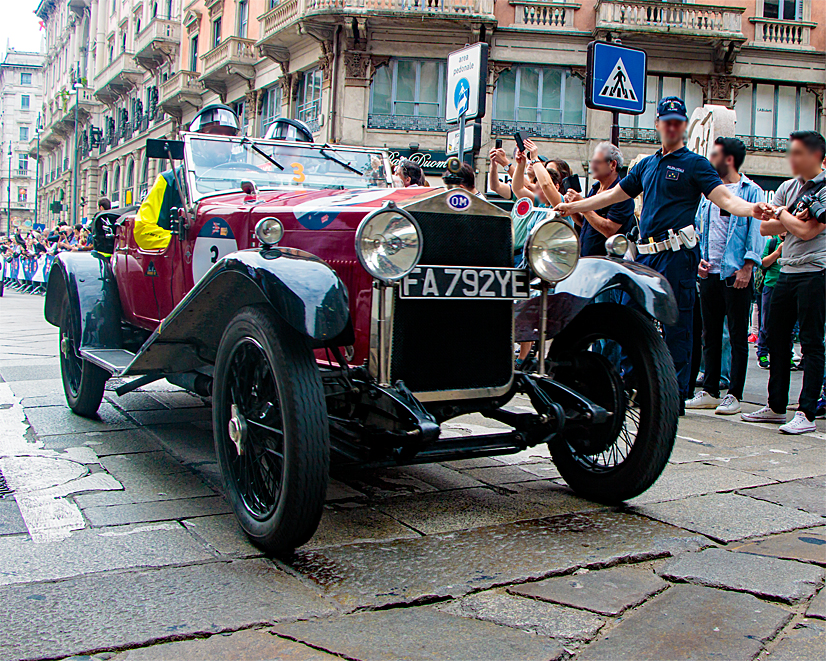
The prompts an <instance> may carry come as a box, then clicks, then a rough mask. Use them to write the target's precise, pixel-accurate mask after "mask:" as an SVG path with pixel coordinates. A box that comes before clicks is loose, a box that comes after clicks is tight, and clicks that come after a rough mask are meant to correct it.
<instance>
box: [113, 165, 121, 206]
mask: <svg viewBox="0 0 826 661" xmlns="http://www.w3.org/2000/svg"><path fill="white" fill-rule="evenodd" d="M112 202H113V203H118V202H120V163H116V164H115V170H114V174H113V176H112Z"/></svg>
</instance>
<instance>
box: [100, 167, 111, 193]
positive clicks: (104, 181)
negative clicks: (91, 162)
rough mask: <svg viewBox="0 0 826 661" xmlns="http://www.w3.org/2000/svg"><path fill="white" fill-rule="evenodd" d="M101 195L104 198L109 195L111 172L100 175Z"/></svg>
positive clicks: (106, 171)
mask: <svg viewBox="0 0 826 661" xmlns="http://www.w3.org/2000/svg"><path fill="white" fill-rule="evenodd" d="M100 194H101V195H103V196H104V197H105V196H106V195H108V194H109V170H104V171H103V172H102V173H101V175H100Z"/></svg>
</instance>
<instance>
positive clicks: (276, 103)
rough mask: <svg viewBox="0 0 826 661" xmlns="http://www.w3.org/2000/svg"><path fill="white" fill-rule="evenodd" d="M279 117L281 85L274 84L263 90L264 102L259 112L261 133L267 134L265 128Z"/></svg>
mask: <svg viewBox="0 0 826 661" xmlns="http://www.w3.org/2000/svg"><path fill="white" fill-rule="evenodd" d="M279 117H281V85H274V86H273V87H270V88H268V89H266V90H264V103H263V110H262V112H261V135H262V136H266V135H267V129H268V128H269V127H270V125H271V124H272V123H273V122H274V121H275V120H276V119H278V118H279Z"/></svg>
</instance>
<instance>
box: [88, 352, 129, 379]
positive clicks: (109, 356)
mask: <svg viewBox="0 0 826 661" xmlns="http://www.w3.org/2000/svg"><path fill="white" fill-rule="evenodd" d="M80 355H81V356H82V357H83V358H84V359H85V360H88V361H89V362H90V363H92V364H93V365H97V366H98V367H100V368H103V369H105V370H106V371H107V372H109V373H110V374H111V375H112V376H120V375H121V374H122V373H123V371H124V370H125V369H126V368H127V367H128V366H129V364H130V363H131V362H132V360H133V359H134V358H135V354H133V353H132V352H131V351H127V350H126V349H81V350H80Z"/></svg>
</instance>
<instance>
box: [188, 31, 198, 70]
mask: <svg viewBox="0 0 826 661" xmlns="http://www.w3.org/2000/svg"><path fill="white" fill-rule="evenodd" d="M189 70H190V71H198V35H197V34H195V35H192V38H191V39H190V40H189Z"/></svg>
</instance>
